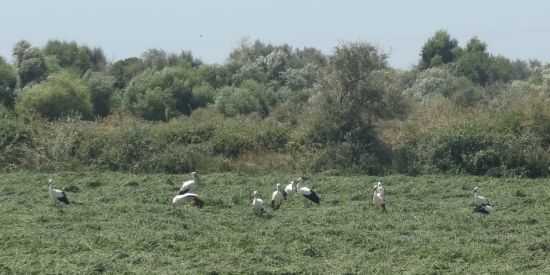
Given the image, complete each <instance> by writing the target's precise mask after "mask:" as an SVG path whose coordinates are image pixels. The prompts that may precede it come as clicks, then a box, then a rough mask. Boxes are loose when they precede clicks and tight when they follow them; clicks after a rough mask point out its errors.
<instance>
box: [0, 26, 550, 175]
mask: <svg viewBox="0 0 550 275" xmlns="http://www.w3.org/2000/svg"><path fill="white" fill-rule="evenodd" d="M387 58H388V56H387V54H385V53H384V52H382V51H380V49H378V48H377V47H375V46H373V45H372V44H370V43H366V42H349V43H343V44H341V45H339V46H337V47H335V49H334V51H333V52H332V53H331V54H329V55H326V54H323V53H322V52H320V51H319V50H317V49H315V48H303V49H295V48H292V47H291V46H289V45H271V44H265V43H262V42H261V41H254V42H251V41H248V40H242V41H241V42H240V43H239V45H238V46H237V47H236V48H235V49H233V51H232V52H231V53H230V55H229V57H228V59H227V61H226V62H225V63H223V64H204V63H203V62H201V61H200V60H198V59H196V58H194V57H193V55H192V54H191V53H189V52H182V53H179V54H174V53H166V52H165V51H163V50H159V49H151V50H148V51H146V52H145V53H143V54H142V56H140V57H132V58H127V59H124V60H119V61H116V62H114V63H112V62H108V61H107V60H106V58H105V56H104V54H103V52H102V50H101V49H98V48H89V47H88V46H82V45H78V44H76V43H75V42H64V41H57V40H52V41H49V42H48V43H47V44H46V46H44V47H43V48H36V47H32V46H31V45H30V44H29V43H28V42H26V41H20V42H18V43H16V45H15V46H14V48H13V62H12V63H9V62H8V61H6V60H5V59H3V58H0V102H1V104H2V105H3V106H4V107H3V108H2V110H3V111H2V113H3V114H4V119H5V120H9V121H19V122H18V123H23V124H24V125H27V126H26V127H31V128H32V127H40V126H38V125H41V124H34V123H33V121H37V120H46V121H51V123H53V124H52V125H61V124H62V123H67V122H61V121H66V120H64V119H65V118H67V117H71V118H79V119H82V120H84V121H97V122H96V123H98V124H97V125H102V124H101V123H104V121H111V120H112V118H113V117H118V118H128V117H134V118H138V119H141V120H142V123H143V124H145V125H148V124H149V123H158V122H160V123H164V122H170V121H173V120H181V119H188V120H190V121H196V122H193V123H198V124H201V123H204V119H199V118H197V116H200V117H204V116H205V115H204V113H205V112H206V113H208V115H206V116H207V117H216V118H219V117H220V116H221V117H222V118H223V119H217V120H216V123H213V124H212V125H215V126H212V127H213V128H209V129H211V130H212V132H209V133H215V135H222V137H218V139H213V137H212V136H208V138H204V137H203V141H202V142H201V141H196V142H193V144H197V143H200V144H203V145H201V146H204V147H200V148H201V149H200V150H199V151H201V152H203V153H205V154H207V155H212V156H213V157H217V156H223V157H229V158H230V159H234V160H235V159H239V158H240V159H242V158H245V156H246V155H247V154H249V153H251V152H255V153H258V152H259V151H265V150H267V151H272V152H275V153H276V154H278V155H280V158H281V159H286V158H288V157H289V156H291V157H292V158H294V159H295V161H297V162H299V163H301V164H300V165H299V166H300V167H298V168H297V169H302V170H326V169H328V168H334V169H348V168H353V169H359V170H361V171H367V172H370V173H383V172H387V171H400V172H407V173H413V174H415V173H431V172H446V171H447V172H448V171H458V172H460V171H462V172H468V173H474V174H494V175H505V174H507V173H509V174H526V175H530V176H541V175H546V174H548V173H549V171H548V169H547V167H549V166H550V155H547V153H546V152H547V151H548V145H549V142H548V140H550V138H547V137H546V133H545V132H544V131H543V130H541V129H546V125H549V126H548V129H550V116H547V115H546V113H545V112H543V111H540V110H545V105H544V104H545V103H544V102H547V99H548V96H549V95H550V92H549V91H550V88H549V87H550V81H549V79H550V77H549V76H550V74H549V73H548V66H547V65H543V64H542V63H541V62H538V61H536V60H531V61H521V60H515V61H512V60H509V59H507V58H505V57H502V56H494V55H491V54H490V53H489V52H488V51H487V45H486V44H485V43H483V42H482V41H480V40H479V39H477V38H472V39H471V40H470V41H469V42H468V43H467V44H466V45H465V47H461V46H460V45H458V42H457V40H456V39H454V38H452V37H451V36H450V35H449V34H448V33H447V32H446V31H438V32H436V33H435V34H434V36H433V37H431V38H430V39H428V40H427V41H426V43H425V44H424V46H423V47H422V49H421V51H420V59H419V63H418V65H417V66H414V67H413V68H411V69H409V70H396V69H394V68H391V67H390V66H389V65H388V62H387ZM526 102H536V103H537V104H536V105H537V106H538V107H537V108H538V109H537V110H539V111H537V112H535V111H531V110H533V108H535V107H534V104H533V106H531V105H527V107H525V106H524V105H525V104H527V103H526ZM522 104H523V105H522ZM198 110H200V111H201V112H199V113H201V115H198V114H195V113H196V112H197V111H198ZM510 110H515V111H516V112H518V113H521V114H522V115H521V116H520V117H521V119H509V117H514V116H513V115H511V114H510ZM472 114H475V115H472ZM512 114H514V113H512ZM503 118H508V120H511V121H512V122H503V121H508V120H506V119H503ZM123 120H124V119H123ZM239 121H240V122H242V121H247V123H249V124H250V123H252V124H254V123H256V122H258V123H259V124H258V125H259V126H258V127H259V128H254V129H256V130H254V131H243V132H242V133H239V132H234V131H233V130H228V129H235V128H233V127H229V128H227V127H224V125H226V124H227V125H234V123H237V124H239V123H240V122H239ZM252 121H256V122H254V123H253V122H252ZM10 123H11V122H10ZM71 123H77V122H71ZM193 123H191V124H193ZM507 123H510V124H507ZM184 124H185V125H188V124H186V123H184ZM10 125H12V124H10ZM84 125H88V124H84ZM97 125H96V126H94V127H101V126H97ZM153 125H156V124H153ZM239 125H240V124H239ZM263 125H265V126H263ZM274 125H275V126H274ZM276 125H278V126H276ZM461 125H462V126H461ZM464 125H469V126H468V127H466V126H464ZM494 125H500V126H499V127H494ZM22 127H23V126H22ZM60 127H61V126H60ZM109 127H110V126H109ZM148 127H149V126H148ZM151 127H153V126H151ZM154 127H156V126H154ZM262 127H266V128H265V129H264V130H263V131H264V132H268V133H274V131H272V129H278V130H280V131H285V134H284V136H280V135H275V134H273V136H275V137H277V138H275V139H274V141H269V142H266V137H265V135H262V134H261V133H262V130H257V129H261V128H262ZM8 128H9V127H8ZM8 128H6V129H8ZM23 128H25V127H23ZM9 129H12V130H13V131H16V130H17V129H21V128H20V127H12V128H9ZM193 129H194V128H193V127H191V128H188V127H187V126H185V127H183V128H180V132H178V133H175V135H185V133H184V132H186V131H191V130H193ZM457 129H459V130H457ZM518 129H521V131H520V130H518ZM12 130H10V131H12ZM35 130H36V129H34V130H29V132H27V136H29V135H32V133H38V132H40V131H39V130H36V131H35ZM480 130H483V131H490V132H489V133H487V134H486V135H473V133H476V132H479V131H480ZM0 131H1V130H0ZM6 131H8V130H6ZM209 131H210V130H209ZM258 131H259V132H258ZM153 132H154V131H151V135H152V136H151V137H143V136H142V137H141V138H142V139H145V140H149V139H155V138H156V137H155V135H154V134H153ZM10 133H11V134H13V133H12V132H9V133H8V132H4V133H2V135H3V136H5V138H4V140H5V141H4V142H3V144H4V145H2V146H0V147H2V148H0V150H7V149H6V148H12V147H13V146H16V145H13V144H24V145H25V146H27V147H26V148H27V149H26V150H30V151H32V150H33V149H32V148H36V147H37V145H36V144H32V142H31V140H32V141H33V142H36V141H37V139H34V140H33V139H31V138H27V139H21V138H15V136H25V135H23V134H21V133H19V132H18V133H19V134H13V135H11V138H8V137H10ZM247 133H254V134H253V136H249V137H248V138H247V137H246V135H247ZM444 133H452V134H450V135H449V136H447V135H444ZM470 134H472V136H473V137H472V136H469V135H470ZM14 135H15V136H14ZM223 135H228V136H227V137H225V136H223ZM242 135H244V137H243V136H242ZM250 135H252V134H250ZM503 136H506V137H514V138H507V139H505V140H507V141H508V142H512V143H513V144H508V147H506V148H507V149H506V148H505V149H506V150H508V151H507V152H511V151H513V150H515V151H514V152H515V156H516V157H517V158H518V159H521V158H523V159H522V160H514V159H512V158H511V157H510V155H506V156H505V155H503V154H498V153H495V152H497V151H499V150H501V151H502V150H504V149H502V147H498V146H497V145H495V144H499V141H498V140H499V138H500V137H503ZM466 137H468V138H466ZM489 137H490V138H492V139H493V142H486V141H483V140H484V139H489ZM461 138H463V139H461ZM138 139H139V138H138ZM232 139H233V140H240V142H241V143H235V142H232V141H231V140H232ZM470 139H474V140H475V141H472V140H470ZM477 139H479V140H477ZM220 140H221V141H223V142H221V143H220ZM268 140H270V139H269V138H268ZM526 141H529V142H535V143H534V145H532V146H534V147H532V149H533V150H535V151H537V152H539V153H538V154H537V155H536V156H534V155H529V154H528V153H529V152H527V151H521V150H520V149H519V148H523V147H522V145H524V144H525V142H526ZM82 142H85V141H81V143H78V144H76V145H75V144H73V145H71V146H73V147H75V146H76V147H79V146H83V145H82ZM255 142H258V144H256V145H254V144H255ZM468 142H470V143H471V142H474V143H475V144H477V145H476V146H470V145H471V144H470V143H468ZM476 142H477V143H476ZM514 142H515V143H514ZM145 143H147V142H145ZM153 143H154V142H153ZM448 143H451V144H448ZM185 144H187V143H185ZM220 144H222V145H220ZM235 144H236V145H235ZM238 144H241V145H242V144H248V145H246V146H245V145H242V147H243V148H244V147H246V148H248V149H247V150H241V149H238V147H239V145H238ZM266 144H271V145H266ZM443 144H447V145H448V147H443V148H442V149H441V150H442V151H434V150H435V149H434V148H439V147H438V146H443ZM467 144H470V145H468V146H467ZM436 145H437V146H436ZM22 146H23V145H22ZM67 146H69V145H67ZM86 146H91V145H86ZM102 146H105V145H102ZM185 146H188V145H185ZM193 146H195V145H193ZM220 146H221V147H220ZM56 148H57V147H56ZM86 148H88V147H86ZM186 148H187V147H186ZM192 148H194V149H192V150H196V147H192ZM230 148H237V149H230ZM460 148H462V149H460ZM468 148H475V149H468ZM10 150H11V149H10ZM71 150H73V151H74V150H77V149H75V148H73V149H71ZM71 150H67V152H71ZM185 150H188V149H185ZM185 150H184V151H185ZM189 150H191V149H189ZM96 151H98V152H103V151H106V150H105V149H101V150H100V149H97V148H96ZM157 151H159V150H156V151H155V150H154V152H152V153H153V154H154V153H155V152H157ZM162 152H164V153H166V154H169V153H170V151H169V150H165V151H162ZM186 152H187V151H186ZM224 152H225V153H224ZM227 152H232V153H230V154H226V153H227ZM480 152H481V153H480ZM488 152H491V153H488ZM20 153H21V152H20ZM26 154H28V153H24V154H23V155H26ZM95 154H96V153H94V155H95ZM97 154H100V153H97ZM449 155H457V156H456V157H452V158H449ZM73 157H75V156H71V157H66V158H64V161H71V158H73ZM159 159H161V157H160V156H159ZM474 159H475V160H474ZM11 161H14V160H13V159H12V160H11ZM134 161H137V160H135V159H133V158H132V160H131V161H130V160H129V162H134ZM6 162H8V161H7V160H6ZM482 162H483V165H485V166H484V167H485V168H483V169H480V168H472V167H478V166H479V165H481V164H480V163H482ZM547 162H548V163H547ZM442 163H443V164H444V165H443V164H442ZM535 164H536V165H535ZM546 164H548V165H546ZM544 165H546V168H544ZM124 167H131V165H127V166H124ZM155 167H157V166H155ZM354 167H355V168H354ZM117 169H118V168H117ZM510 171H512V172H510Z"/></svg>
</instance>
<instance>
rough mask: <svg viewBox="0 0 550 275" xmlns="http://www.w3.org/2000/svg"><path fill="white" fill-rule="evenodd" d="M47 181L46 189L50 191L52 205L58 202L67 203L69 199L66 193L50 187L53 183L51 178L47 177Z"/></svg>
mask: <svg viewBox="0 0 550 275" xmlns="http://www.w3.org/2000/svg"><path fill="white" fill-rule="evenodd" d="M48 183H49V185H48V191H49V193H50V197H51V198H52V200H53V203H54V205H57V204H58V203H59V202H63V203H66V204H69V199H68V198H67V194H65V192H63V191H61V190H59V189H55V188H53V187H52V185H53V180H52V179H49V180H48Z"/></svg>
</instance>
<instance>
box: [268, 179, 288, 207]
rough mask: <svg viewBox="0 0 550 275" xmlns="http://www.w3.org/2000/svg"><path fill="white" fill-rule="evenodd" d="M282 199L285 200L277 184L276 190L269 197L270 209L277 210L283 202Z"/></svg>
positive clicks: (284, 194)
mask: <svg viewBox="0 0 550 275" xmlns="http://www.w3.org/2000/svg"><path fill="white" fill-rule="evenodd" d="M283 198H285V199H286V193H284V192H283V191H281V185H280V184H278V183H277V190H275V192H273V195H271V208H273V210H277V209H279V207H280V206H281V203H282V202H283Z"/></svg>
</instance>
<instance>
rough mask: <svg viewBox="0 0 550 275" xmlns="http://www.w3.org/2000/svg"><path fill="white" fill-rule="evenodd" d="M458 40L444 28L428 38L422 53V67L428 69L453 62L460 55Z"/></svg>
mask: <svg viewBox="0 0 550 275" xmlns="http://www.w3.org/2000/svg"><path fill="white" fill-rule="evenodd" d="M460 51H461V49H460V47H458V41H457V40H456V39H454V38H451V36H450V35H449V34H448V33H447V32H446V31H443V30H440V31H437V32H436V33H435V35H434V36H433V37H431V38H430V39H428V41H426V43H425V44H424V46H423V47H422V51H421V53H420V56H421V59H420V64H419V66H420V68H421V69H427V68H431V67H437V66H440V65H443V64H447V63H451V62H453V61H454V60H455V59H456V57H457V55H460Z"/></svg>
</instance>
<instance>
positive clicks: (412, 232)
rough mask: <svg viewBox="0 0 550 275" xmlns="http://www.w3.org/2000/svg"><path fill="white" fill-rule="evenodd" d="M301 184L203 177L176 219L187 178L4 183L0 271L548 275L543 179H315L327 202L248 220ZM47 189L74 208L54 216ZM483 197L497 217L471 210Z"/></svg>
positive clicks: (272, 178) (77, 175)
mask: <svg viewBox="0 0 550 275" xmlns="http://www.w3.org/2000/svg"><path fill="white" fill-rule="evenodd" d="M298 176H302V175H293V174H272V175H261V176H255V175H248V174H241V173H211V174H204V175H200V179H201V182H200V185H199V186H198V187H197V188H196V189H195V190H194V191H195V192H196V193H198V194H199V195H200V196H201V197H202V198H203V199H204V201H205V207H204V208H202V209H198V208H195V207H193V206H192V205H191V204H186V205H183V206H181V207H179V208H176V209H173V208H172V206H171V205H170V200H171V198H172V197H173V196H174V195H175V193H176V192H177V190H178V188H179V186H180V185H181V182H182V181H184V180H188V179H189V178H190V176H189V175H188V174H129V173H116V172H101V173H94V172H56V173H25V172H16V173H4V174H2V175H1V177H0V232H1V234H0V274H60V273H69V274H152V273H157V274H228V273H232V274H234V273H237V274H238V273H243V274H251V273H257V274H275V273H276V274H281V273H282V274H303V273H306V274H307V273H312V274H364V273H394V274H396V273H397V274H398V273H408V274H437V273H476V274H484V273H492V274H495V273H499V274H518V273H538V274H543V273H546V274H548V273H550V265H548V263H547V260H548V256H549V255H548V254H549V253H550V237H549V235H548V228H550V219H549V218H550V208H549V207H548V206H549V205H550V188H549V187H548V184H547V182H548V180H546V179H521V178H491V177H474V176H455V175H437V176H432V175H425V176H419V177H409V176H400V175H394V176H385V177H374V176H364V175H344V176H339V175H326V174H314V175H309V179H308V180H307V181H306V182H305V183H306V185H307V186H309V187H312V188H313V190H315V191H316V192H317V193H318V194H319V196H320V198H321V204H320V205H312V206H311V207H308V208H304V206H303V204H302V201H301V198H298V197H295V198H294V200H292V201H284V202H283V205H282V206H281V208H280V209H279V210H278V211H276V212H274V211H272V210H271V209H267V213H266V214H265V215H264V216H262V217H257V216H255V215H254V214H253V212H252V209H251V201H252V197H251V195H252V192H253V191H254V190H257V191H258V192H259V193H260V195H261V197H262V198H263V199H264V200H266V201H267V202H269V201H270V197H271V193H272V192H273V190H274V188H275V184H276V183H282V184H283V186H285V185H286V184H287V183H288V181H289V180H291V179H293V178H296V177H298ZM49 178H53V179H54V180H55V182H56V187H57V188H60V189H64V190H65V191H66V194H67V196H68V197H69V200H70V201H71V204H70V205H61V206H54V205H53V203H52V200H51V199H50V198H49V196H48V192H47V190H48V189H47V181H48V179H49ZM376 181H381V182H382V183H383V184H384V187H385V191H386V200H387V211H386V212H383V211H381V210H380V209H375V208H373V207H372V206H371V198H372V186H373V184H374V182H376ZM474 186H478V187H480V188H481V194H482V195H484V196H486V197H488V198H489V200H490V201H491V204H492V205H493V206H494V212H493V213H491V214H490V215H482V214H479V213H472V209H473V206H472V205H471V202H472V197H473V192H472V190H473V188H474Z"/></svg>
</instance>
